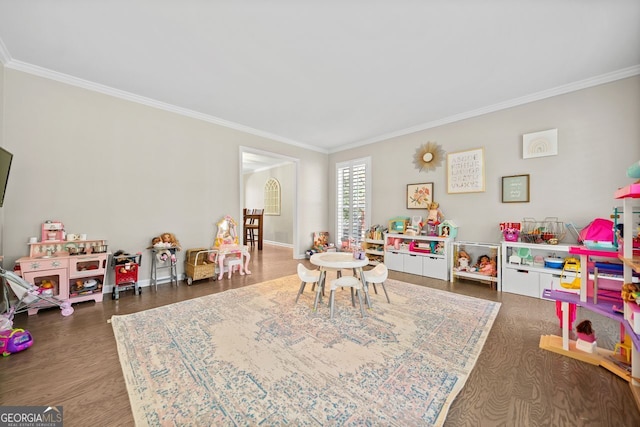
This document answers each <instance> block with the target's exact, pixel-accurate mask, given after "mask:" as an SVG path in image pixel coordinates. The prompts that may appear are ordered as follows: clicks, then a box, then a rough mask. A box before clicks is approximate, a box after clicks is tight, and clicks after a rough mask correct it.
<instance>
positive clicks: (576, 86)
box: [0, 39, 640, 154]
mask: <svg viewBox="0 0 640 427" xmlns="http://www.w3.org/2000/svg"><path fill="white" fill-rule="evenodd" d="M0 62H2V63H3V64H4V65H5V67H7V68H11V69H14V70H18V71H23V72H25V73H29V74H34V75H37V76H40V77H45V78H48V79H51V80H55V81H59V82H62V83H66V84H69V85H72V86H77V87H81V88H84V89H87V90H92V91H95V92H100V93H104V94H106V95H110V96H114V97H116V98H121V99H125V100H128V101H132V102H137V103H140V104H143V105H147V106H150V107H153V108H158V109H161V110H165V111H169V112H172V113H176V114H180V115H183V116H187V117H191V118H194V119H198V120H202V121H205V122H209V123H213V124H217V125H220V126H224V127H228V128H231V129H236V130H239V131H242V132H246V133H248V134H251V135H255V136H259V137H262V138H267V139H272V140H274V141H279V142H282V143H285V144H289V145H294V146H297V147H301V148H304V149H307V150H311V151H316V152H319V153H324V154H333V153H338V152H340V151H345V150H349V149H352V148H356V147H361V146H363V145H369V144H373V143H376V142H380V141H385V140H387V139H391V138H395V137H399V136H403V135H408V134H411V133H415V132H419V131H423V130H426V129H432V128H435V127H438V126H442V125H446V124H450V123H454V122H458V121H461V120H466V119H470V118H473V117H478V116H481V115H483V114H488V113H493V112H496V111H500V110H505V109H508V108H512V107H517V106H519V105H523V104H528V103H530V102H534V101H540V100H542V99H546V98H551V97H553V96H558V95H563V94H566V93H569V92H574V91H578V90H582V89H587V88H590V87H593V86H598V85H601V84H605V83H610V82H613V81H616V80H621V79H625V78H627V77H633V76H636V75H638V74H640V65H633V66H631V67H627V68H623V69H620V70H617V71H612V72H610V73H606V74H602V75H600V76H595V77H590V78H587V79H584V80H579V81H577V82H573V83H569V84H566V85H562V86H558V87H555V88H551V89H547V90H543V91H541V92H537V93H533V94H531V95H525V96H522V97H520V98H515V99H511V100H508V101H504V102H500V103H497V104H493V105H488V106H486V107H482V108H478V109H476V110H472V111H468V112H464V113H460V114H456V115H453V116H449V117H445V118H442V119H438V120H434V121H431V122H427V123H423V124H421V125H417V126H412V127H409V128H406V129H401V130H398V131H395V132H390V133H387V134H383V135H379V136H376V137H373V138H369V139H364V140H361V141H358V142H354V143H352V144H345V145H341V146H339V147H335V148H331V149H324V148H320V147H318V146H315V145H311V144H305V143H302V142H298V141H295V140H292V139H289V138H285V137H282V136H279V135H275V134H272V133H269V132H265V131H261V130H258V129H254V128H252V127H249V126H245V125H242V124H239V123H235V122H230V121H228V120H224V119H221V118H218V117H214V116H210V115H208V114H203V113H199V112H197V111H193V110H189V109H186V108H181V107H177V106H175V105H171V104H167V103H164V102H160V101H156V100H154V99H151V98H146V97H143V96H139V95H135V94H133V93H130V92H125V91H123V90H119V89H114V88H112V87H109V86H105V85H101V84H98V83H93V82H90V81H88V80H84V79H80V78H77V77H73V76H70V75H68V74H64V73H59V72H57V71H52V70H49V69H46V68H43V67H39V66H37V65H32V64H28V63H25V62H22V61H16V60H14V59H11V55H10V54H9V51H8V50H7V49H6V47H5V46H4V44H3V43H2V40H1V39H0Z"/></svg>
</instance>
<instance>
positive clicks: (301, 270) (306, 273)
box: [296, 263, 320, 302]
mask: <svg viewBox="0 0 640 427" xmlns="http://www.w3.org/2000/svg"><path fill="white" fill-rule="evenodd" d="M298 277H299V278H300V280H302V283H300V290H298V296H296V302H298V298H300V295H301V294H302V292H304V288H305V286H307V283H313V286H312V287H311V290H313V288H314V287H315V285H316V283H318V281H319V280H320V270H309V269H308V268H307V267H305V266H304V265H302V264H301V263H298Z"/></svg>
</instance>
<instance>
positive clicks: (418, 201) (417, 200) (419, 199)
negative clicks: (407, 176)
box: [407, 182, 433, 209]
mask: <svg viewBox="0 0 640 427" xmlns="http://www.w3.org/2000/svg"><path fill="white" fill-rule="evenodd" d="M431 202H433V182H425V183H424V184H407V209H429V205H430V204H431Z"/></svg>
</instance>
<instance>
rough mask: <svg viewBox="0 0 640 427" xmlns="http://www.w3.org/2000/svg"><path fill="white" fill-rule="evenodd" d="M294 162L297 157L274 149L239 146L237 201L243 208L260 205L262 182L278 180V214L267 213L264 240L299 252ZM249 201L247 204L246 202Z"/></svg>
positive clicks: (295, 162)
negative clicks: (279, 207) (278, 152)
mask: <svg viewBox="0 0 640 427" xmlns="http://www.w3.org/2000/svg"><path fill="white" fill-rule="evenodd" d="M298 163H299V159H296V158H293V157H288V156H284V155H281V154H277V153H272V152H268V151H263V150H258V149H255V148H251V147H240V205H241V206H239V209H238V211H239V212H242V209H243V208H249V209H255V208H264V185H265V183H266V182H267V180H268V179H269V178H275V179H278V180H279V181H280V183H281V184H282V191H281V200H282V205H281V209H280V215H267V216H266V220H265V226H266V230H264V233H265V235H264V241H265V242H266V243H271V244H275V245H278V246H285V247H290V248H293V256H294V258H295V257H296V254H299V253H300V247H299V246H300V245H299V243H298V200H299V197H298V186H297V182H298ZM249 205H251V206H249Z"/></svg>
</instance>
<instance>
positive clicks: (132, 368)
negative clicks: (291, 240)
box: [111, 275, 500, 426]
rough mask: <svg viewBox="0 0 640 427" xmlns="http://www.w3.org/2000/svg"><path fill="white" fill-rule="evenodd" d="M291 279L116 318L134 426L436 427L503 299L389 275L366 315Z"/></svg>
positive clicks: (345, 295) (345, 293) (347, 301)
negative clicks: (316, 300)
mask: <svg viewBox="0 0 640 427" xmlns="http://www.w3.org/2000/svg"><path fill="white" fill-rule="evenodd" d="M299 284H300V282H299V279H298V277H297V276H295V275H294V276H289V277H284V278H281V279H278V280H273V281H269V282H265V283H261V284H257V285H253V286H249V287H245V288H240V289H234V290H229V291H225V292H221V293H218V294H212V295H208V296H204V297H200V298H197V299H192V300H188V301H183V302H179V303H175V304H172V305H169V306H165V307H160V308H156V309H152V310H147V311H143V312H140V313H134V314H130V315H124V316H113V317H112V319H111V322H112V325H113V330H114V334H115V337H116V341H117V344H118V353H119V356H120V363H121V365H122V370H123V372H124V377H125V381H126V383H127V389H128V391H129V398H130V401H131V407H132V410H133V416H134V418H135V420H136V424H137V425H139V426H143V425H216V426H231V425H233V426H236V425H241V426H242V425H246V426H255V425H268V426H273V425H285V424H290V425H332V426H333V425H340V426H351V425H397V426H408V425H441V424H442V423H443V422H444V419H445V417H446V414H447V411H448V409H449V406H450V405H451V402H452V401H453V399H454V398H455V396H456V395H457V393H458V392H459V391H460V390H461V389H462V387H463V385H464V383H465V381H466V379H467V377H468V375H469V373H470V372H471V369H472V368H473V365H474V364H475V361H476V359H477V357H478V355H479V354H480V351H481V349H482V346H483V345H484V342H485V340H486V338H487V335H488V333H489V330H490V329H491V326H492V325H493V321H494V320H495V317H496V315H497V313H498V310H499V309H500V304H499V303H495V302H491V301H486V300H482V299H477V298H471V297H466V296H461V295H456V294H453V293H449V292H444V291H439V290H435V289H430V288H426V287H421V286H416V285H412V284H408V283H403V282H399V281H395V280H391V279H389V280H388V281H387V282H386V286H387V290H388V292H389V297H390V298H391V304H389V303H387V301H386V299H385V298H384V293H382V290H381V289H380V287H378V291H379V292H380V294H379V295H376V294H374V293H373V290H372V292H371V299H372V305H373V309H372V310H366V317H365V318H364V319H363V318H361V316H360V310H359V307H358V302H357V298H356V307H355V308H354V307H352V306H351V296H350V291H349V290H348V289H344V290H339V291H337V292H336V313H335V317H334V319H330V318H329V308H328V306H327V303H328V295H327V297H326V298H324V299H323V303H322V304H321V305H320V306H319V308H318V311H317V312H313V310H312V308H313V293H312V292H311V290H310V285H307V289H306V290H305V292H304V294H303V295H302V296H301V297H300V300H299V301H298V303H297V304H296V303H295V298H296V294H297V291H298V287H299Z"/></svg>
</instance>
